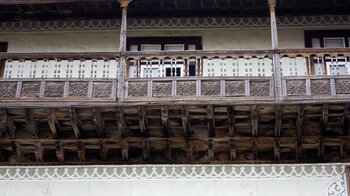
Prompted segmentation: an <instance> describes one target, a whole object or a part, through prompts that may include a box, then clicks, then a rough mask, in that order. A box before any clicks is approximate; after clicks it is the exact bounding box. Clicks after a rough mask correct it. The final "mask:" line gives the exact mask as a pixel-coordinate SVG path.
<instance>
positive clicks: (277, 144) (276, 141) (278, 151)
mask: <svg viewBox="0 0 350 196" xmlns="http://www.w3.org/2000/svg"><path fill="white" fill-rule="evenodd" d="M273 149H274V158H275V160H281V141H280V139H274V140H273Z"/></svg>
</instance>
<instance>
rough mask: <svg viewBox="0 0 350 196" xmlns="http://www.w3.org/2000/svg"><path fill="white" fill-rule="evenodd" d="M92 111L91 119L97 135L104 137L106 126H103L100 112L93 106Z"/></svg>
mask: <svg viewBox="0 0 350 196" xmlns="http://www.w3.org/2000/svg"><path fill="white" fill-rule="evenodd" d="M92 113H93V121H94V123H95V125H96V131H97V135H98V136H99V137H100V138H102V137H105V129H106V126H105V122H104V121H103V119H102V114H101V111H100V109H98V108H93V109H92Z"/></svg>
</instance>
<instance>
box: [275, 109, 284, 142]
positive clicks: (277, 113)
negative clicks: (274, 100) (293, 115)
mask: <svg viewBox="0 0 350 196" xmlns="http://www.w3.org/2000/svg"><path fill="white" fill-rule="evenodd" d="M282 110H283V108H282V106H280V105H278V106H276V108H275V116H276V118H275V136H276V137H280V136H281V127H282Z"/></svg>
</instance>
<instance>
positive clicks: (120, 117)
mask: <svg viewBox="0 0 350 196" xmlns="http://www.w3.org/2000/svg"><path fill="white" fill-rule="evenodd" d="M116 121H117V127H118V132H119V134H120V136H121V137H126V136H127V132H126V124H125V118H124V110H123V108H121V107H118V108H117V109H116Z"/></svg>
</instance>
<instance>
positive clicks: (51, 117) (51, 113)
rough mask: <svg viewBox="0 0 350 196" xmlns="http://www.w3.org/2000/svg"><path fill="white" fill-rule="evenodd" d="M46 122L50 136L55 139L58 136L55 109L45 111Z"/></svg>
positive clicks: (58, 126) (58, 127)
mask: <svg viewBox="0 0 350 196" xmlns="http://www.w3.org/2000/svg"><path fill="white" fill-rule="evenodd" d="M47 122H48V124H49V127H50V129H51V132H52V134H53V135H54V136H55V137H57V136H58V130H60V129H61V128H60V125H59V122H58V120H57V117H56V112H55V109H53V108H51V109H48V110H47Z"/></svg>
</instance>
